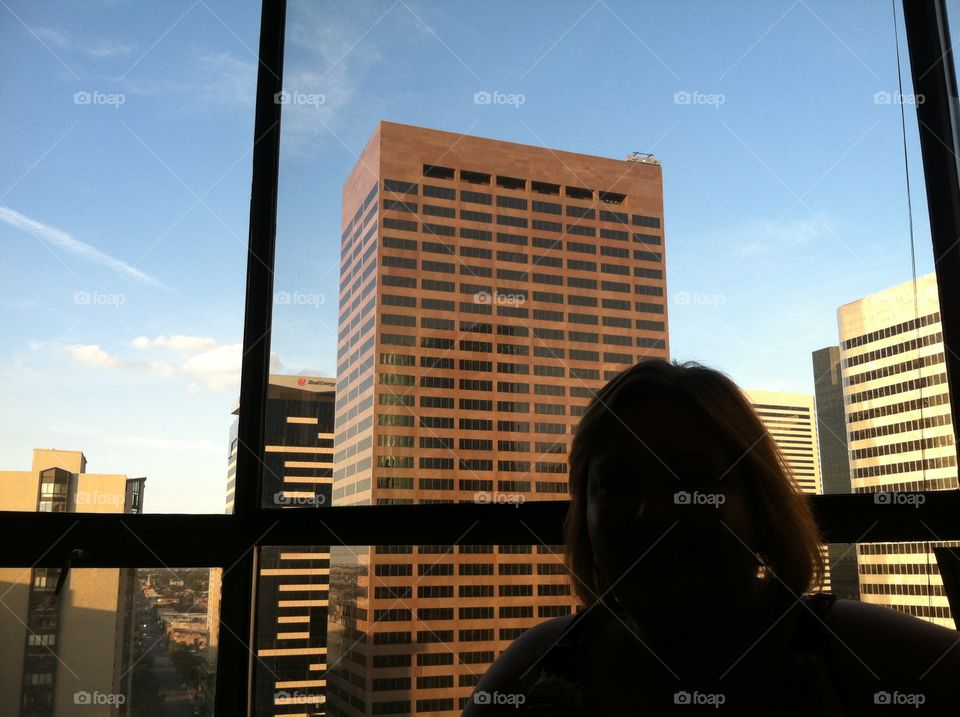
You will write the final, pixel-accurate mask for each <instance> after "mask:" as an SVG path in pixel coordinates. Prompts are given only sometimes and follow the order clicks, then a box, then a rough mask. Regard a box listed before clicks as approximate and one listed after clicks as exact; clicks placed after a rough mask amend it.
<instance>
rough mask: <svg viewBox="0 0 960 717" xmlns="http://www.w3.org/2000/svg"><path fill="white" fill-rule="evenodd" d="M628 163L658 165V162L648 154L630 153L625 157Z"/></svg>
mask: <svg viewBox="0 0 960 717" xmlns="http://www.w3.org/2000/svg"><path fill="white" fill-rule="evenodd" d="M627 161H628V162H643V163H644V164H660V160H659V159H657V158H656V157H654V156H653V155H652V154H651V153H650V152H631V153H630V154H628V155H627Z"/></svg>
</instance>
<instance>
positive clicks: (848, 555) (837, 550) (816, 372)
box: [813, 346, 860, 600]
mask: <svg viewBox="0 0 960 717" xmlns="http://www.w3.org/2000/svg"><path fill="white" fill-rule="evenodd" d="M813 384H814V391H815V395H816V399H817V401H816V407H817V435H818V436H819V439H820V440H819V443H820V473H821V476H822V477H823V492H824V493H834V494H835V493H852V492H853V490H852V488H851V487H850V459H849V455H848V453H847V429H846V426H845V424H844V412H843V376H842V371H841V367H840V347H839V346H827V347H825V348H822V349H818V350H817V351H814V352H813ZM827 555H828V558H829V563H830V583H831V589H832V591H833V593H834V594H836V596H837V597H841V598H844V599H846V600H859V599H860V577H859V574H858V570H857V549H856V545H855V544H853V543H830V544H829V545H827Z"/></svg>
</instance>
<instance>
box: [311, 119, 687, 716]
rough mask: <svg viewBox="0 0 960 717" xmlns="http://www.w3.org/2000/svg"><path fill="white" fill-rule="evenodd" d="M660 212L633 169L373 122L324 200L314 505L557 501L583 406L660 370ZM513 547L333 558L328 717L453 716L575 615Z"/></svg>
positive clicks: (555, 582) (631, 162)
mask: <svg viewBox="0 0 960 717" xmlns="http://www.w3.org/2000/svg"><path fill="white" fill-rule="evenodd" d="M662 217H663V200H662V179H661V168H660V166H659V163H658V162H656V160H653V159H652V158H649V157H639V156H637V155H634V156H632V157H631V158H630V159H628V160H616V159H608V158H603V157H593V156H588V155H584V154H576V153H573V152H565V151H560V150H551V149H545V148H540V147H532V146H528V145H522V144H514V143H510V142H501V141H496V140H491V139H483V138H479V137H470V136H465V135H460V134H455V133H451V132H440V131H435V130H429V129H423V128H419V127H412V126H407V125H400V124H394V123H390V122H381V123H380V124H379V126H378V127H377V129H376V131H375V132H374V134H373V136H372V138H371V139H370V141H369V143H368V144H367V147H366V148H365V150H364V151H363V154H362V155H361V156H360V159H359V161H358V162H357V164H356V165H355V167H354V169H353V171H352V172H351V174H350V176H349V178H348V180H347V182H346V184H345V186H344V190H343V226H342V240H341V261H340V277H341V280H340V317H339V334H338V366H337V402H336V421H335V425H336V431H335V432H336V443H335V446H336V452H335V461H334V486H333V499H334V502H335V504H336V505H370V504H377V505H388V504H397V503H428V502H454V501H520V500H543V499H554V500H555V499H561V498H565V497H567V475H566V472H567V451H568V447H569V443H570V439H571V436H572V428H573V426H574V425H575V424H576V421H577V420H578V417H579V416H580V415H582V413H583V411H584V410H585V408H586V405H587V403H588V402H589V399H590V397H591V396H592V394H593V392H594V391H595V390H597V389H599V388H600V387H601V386H602V385H603V384H604V383H605V382H606V381H607V380H609V379H610V378H611V377H612V376H614V375H615V374H616V373H618V372H620V371H622V370H623V369H625V368H627V367H629V366H630V365H632V364H633V363H635V362H636V361H637V360H638V359H640V358H642V357H644V356H657V357H662V358H666V357H667V356H668V341H667V327H666V320H667V317H666V300H665V296H664V293H665V279H664V268H665V264H664V245H663V227H662ZM464 537H465V538H466V539H469V536H464ZM530 542H531V545H522V546H492V545H464V546H460V547H459V548H454V547H452V546H449V545H447V546H442V545H440V546H437V545H421V546H351V547H343V546H339V547H338V546H334V547H333V548H332V549H331V578H330V580H331V606H330V637H329V650H330V656H329V659H330V664H331V671H330V673H329V674H328V680H327V682H328V689H327V699H328V705H329V709H330V712H331V714H337V715H341V714H353V715H373V714H418V713H431V714H459V711H460V710H461V709H462V707H463V706H464V704H465V701H466V700H467V699H469V695H470V693H471V691H472V689H473V687H474V685H475V684H476V683H477V680H478V679H479V676H480V675H482V674H483V672H484V671H485V670H486V668H487V666H488V665H489V664H490V663H491V662H492V661H493V660H494V658H495V657H496V655H497V654H499V653H500V652H501V651H502V650H503V649H505V648H506V647H507V645H508V644H509V643H510V641H511V640H512V639H514V638H515V637H517V635H519V634H520V633H521V632H523V630H525V629H526V628H528V627H530V626H531V625H533V624H535V623H536V622H538V621H541V620H544V619H547V618H550V617H554V616H558V615H562V614H568V613H569V612H570V611H571V610H572V609H573V608H574V606H575V600H574V598H573V597H572V596H571V589H570V588H571V586H570V583H569V579H568V577H567V576H566V575H565V574H564V569H563V565H562V561H561V557H560V552H561V548H560V546H556V545H552V546H545V545H541V544H540V543H539V542H538V541H537V539H536V536H534V535H531V536H530Z"/></svg>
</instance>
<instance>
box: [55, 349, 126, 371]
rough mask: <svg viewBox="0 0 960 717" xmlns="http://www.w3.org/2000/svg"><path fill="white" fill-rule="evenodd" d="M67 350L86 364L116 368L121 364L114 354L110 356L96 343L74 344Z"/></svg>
mask: <svg viewBox="0 0 960 717" xmlns="http://www.w3.org/2000/svg"><path fill="white" fill-rule="evenodd" d="M68 350H69V351H70V354H71V355H72V356H73V357H74V358H75V359H76V360H77V361H79V362H80V363H82V364H86V365H87V366H107V367H109V368H118V367H120V366H122V365H123V361H121V360H120V359H119V358H117V357H116V356H111V355H110V354H108V353H107V352H106V351H104V350H103V349H102V348H100V347H99V346H98V345H97V344H74V345H73V346H70V347H69V348H68Z"/></svg>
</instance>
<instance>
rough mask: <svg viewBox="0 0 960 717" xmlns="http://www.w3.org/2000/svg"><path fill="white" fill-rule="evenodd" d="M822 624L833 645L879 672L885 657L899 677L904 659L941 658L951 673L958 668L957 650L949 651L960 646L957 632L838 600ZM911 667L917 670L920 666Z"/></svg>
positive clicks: (878, 607) (889, 610)
mask: <svg viewBox="0 0 960 717" xmlns="http://www.w3.org/2000/svg"><path fill="white" fill-rule="evenodd" d="M824 622H825V623H826V625H827V627H828V628H830V630H831V631H832V632H833V633H834V636H835V637H836V638H837V641H844V642H847V643H848V644H849V646H850V649H851V650H853V651H854V652H856V651H857V649H858V648H859V649H860V650H861V651H863V652H864V653H865V654H866V655H869V656H870V657H872V658H873V659H875V660H876V661H877V664H878V665H879V666H880V667H881V668H884V667H885V665H884V664H883V663H882V658H884V657H886V658H890V659H889V661H890V663H891V664H892V665H893V664H895V665H896V669H897V671H899V672H901V673H902V671H903V669H904V667H905V665H904V664H903V660H904V658H905V657H907V656H908V655H912V656H914V657H915V658H918V659H922V658H924V657H927V658H931V659H940V658H943V660H945V661H946V662H947V663H948V664H952V665H953V669H954V670H956V669H957V667H958V664H960V649H958V650H956V651H954V650H952V649H951V648H953V647H954V646H955V645H957V643H958V642H960V632H957V631H956V630H951V629H950V628H947V627H942V626H940V625H935V624H933V623H931V622H927V621H926V620H921V619H920V618H916V617H913V616H911V615H907V614H905V613H903V612H899V611H897V610H894V609H892V608H888V607H884V606H882V605H874V604H871V603H868V602H861V601H860V600H845V599H842V598H838V599H836V600H834V601H833V604H832V605H831V607H830V610H829V612H827V613H826V616H825V618H824ZM947 650H951V654H946V651H947ZM914 667H915V668H916V669H920V665H915V666H914ZM930 667H932V664H927V665H926V666H924V667H923V669H922V670H921V673H922V672H923V671H925V670H926V669H928V668H930ZM954 674H956V673H955V672H954ZM918 677H919V675H918Z"/></svg>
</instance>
